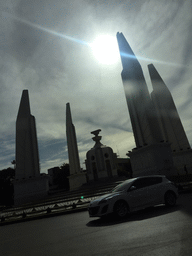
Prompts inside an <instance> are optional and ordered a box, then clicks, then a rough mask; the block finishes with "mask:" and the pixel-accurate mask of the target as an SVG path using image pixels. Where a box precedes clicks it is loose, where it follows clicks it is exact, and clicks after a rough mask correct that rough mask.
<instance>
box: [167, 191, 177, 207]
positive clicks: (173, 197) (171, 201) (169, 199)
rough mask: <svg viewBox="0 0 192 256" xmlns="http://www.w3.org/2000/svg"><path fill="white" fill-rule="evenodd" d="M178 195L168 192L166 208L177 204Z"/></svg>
mask: <svg viewBox="0 0 192 256" xmlns="http://www.w3.org/2000/svg"><path fill="white" fill-rule="evenodd" d="M176 200H177V198H176V195H175V193H174V192H172V191H168V192H166V193H165V205H166V206H174V205H175V204H176Z"/></svg>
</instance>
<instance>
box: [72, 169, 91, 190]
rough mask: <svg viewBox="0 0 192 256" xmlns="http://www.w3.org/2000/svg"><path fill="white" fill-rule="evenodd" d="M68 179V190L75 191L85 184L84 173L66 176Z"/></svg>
mask: <svg viewBox="0 0 192 256" xmlns="http://www.w3.org/2000/svg"><path fill="white" fill-rule="evenodd" d="M68 179H69V190H70V191H72V190H75V189H78V188H80V187H81V186H82V185H83V184H85V183H87V178H86V174H85V173H75V174H72V175H70V176H68Z"/></svg>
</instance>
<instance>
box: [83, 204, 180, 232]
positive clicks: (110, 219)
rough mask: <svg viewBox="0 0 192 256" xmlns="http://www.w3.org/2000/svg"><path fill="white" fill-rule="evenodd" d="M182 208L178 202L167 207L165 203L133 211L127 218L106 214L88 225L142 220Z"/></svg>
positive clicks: (105, 224)
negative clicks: (120, 218)
mask: <svg viewBox="0 0 192 256" xmlns="http://www.w3.org/2000/svg"><path fill="white" fill-rule="evenodd" d="M180 209H181V205H180V204H177V205H176V206H174V207H165V205H159V206H155V207H150V208H146V209H143V210H140V211H137V212H133V213H131V214H130V215H129V216H128V217H127V218H125V219H122V220H119V219H117V218H115V217H114V216H112V215H110V216H106V217H103V218H98V219H94V220H91V221H90V222H88V223H87V224H86V225H87V226H88V227H98V226H109V225H116V224H119V223H124V222H130V221H140V220H144V219H149V218H154V217H158V216H161V215H165V214H168V213H170V212H174V211H178V210H180Z"/></svg>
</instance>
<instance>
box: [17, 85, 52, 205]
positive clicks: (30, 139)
mask: <svg viewBox="0 0 192 256" xmlns="http://www.w3.org/2000/svg"><path fill="white" fill-rule="evenodd" d="M13 185H14V204H22V203H25V202H29V201H30V200H35V199H38V198H40V197H44V196H46V195H47V193H48V189H49V186H48V177H47V176H46V175H40V168H39V152H38V143H37V133H36V124H35V117H34V116H32V115H31V111H30V104H29V94H28V90H23V93H22V97H21V102H20V106H19V111H18V115H17V120H16V171H15V180H14V182H13Z"/></svg>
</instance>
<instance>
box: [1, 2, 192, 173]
mask: <svg viewBox="0 0 192 256" xmlns="http://www.w3.org/2000/svg"><path fill="white" fill-rule="evenodd" d="M0 10H1V13H0V19H1V20H0V24H1V26H0V119H1V125H0V170H2V169H4V168H8V167H11V166H12V164H11V161H12V160H14V159H15V122H16V117H17V113H18V109H19V104H20V99H21V94H22V90H24V89H28V91H29V98H30V106H31V114H32V115H34V116H35V118H36V128H37V137H38V146H39V157H40V167H41V172H45V173H46V172H47V169H49V168H52V167H55V166H60V165H62V164H63V163H68V153H67V144H66V127H65V122H66V120H65V119H66V103H68V102H69V103H70V107H71V112H72V119H73V124H74V125H75V128H76V135H77V142H78V149H79V156H80V164H81V167H82V168H84V169H85V164H84V162H85V158H86V152H87V151H88V150H89V149H91V148H92V147H93V146H94V142H93V141H92V137H93V135H92V134H91V131H94V130H97V129H101V133H100V135H101V136H102V140H101V142H102V143H103V144H104V145H107V146H110V147H112V149H113V150H114V152H115V153H117V154H118V155H119V156H120V157H127V156H126V153H127V152H128V151H129V150H131V149H132V148H134V147H135V142H134V137H133V133H132V128H131V122H130V118H129V114H128V109H127V104H126V100H125V94H124V88H123V84H122V80H121V71H122V64H121V60H120V56H119V57H118V58H117V59H116V61H115V62H113V63H112V62H111V63H105V62H103V61H101V59H98V58H97V57H98V54H99V52H98V51H97V52H95V51H94V48H93V47H92V45H93V43H94V42H95V41H96V39H98V38H101V36H107V35H108V36H111V37H112V38H111V42H112V41H113V40H116V33H117V32H122V33H123V34H124V36H125V38H126V39H127V41H128V42H129V44H130V46H131V48H132V50H133V51H134V53H135V55H136V56H137V58H138V59H139V61H140V64H141V66H142V69H143V72H144V76H145V79H146V82H147V85H148V88H149V91H150V92H151V91H152V87H151V82H150V79H149V73H148V70H147V65H148V64H150V63H153V64H154V65H155V67H156V69H157V70H158V72H159V74H160V75H161V77H162V78H163V80H164V82H165V83H166V85H167V87H168V88H169V90H170V92H171V94H172V96H173V99H174V101H175V104H176V106H177V110H178V112H179V115H180V118H181V121H182V123H183V126H184V128H185V131H186V134H187V136H188V139H189V142H190V144H192V128H191V124H192V122H191V119H192V112H191V109H192V100H191V96H192V79H191V73H192V16H191V13H192V1H190V0H169V1H167V0H161V1H159V0H138V1H133V0H127V1H123V0H122V1H120V0H119V1H113V0H110V1H104V0H94V1H93V0H65V1H64V0H62V1H61V0H54V1H51V0H33V1H31V0H6V1H0ZM113 42H114V41H113ZM110 45H111V44H110ZM110 45H109V48H110ZM113 48H114V49H113ZM117 49H118V48H117V42H116V41H115V44H113V47H112V49H110V50H111V55H113V54H115V52H116V53H117ZM99 51H102V48H99ZM104 53H105V51H104V52H102V54H100V55H103V54H104Z"/></svg>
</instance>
